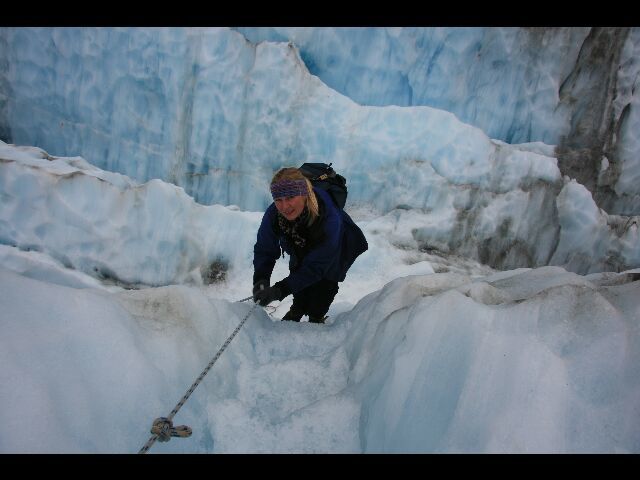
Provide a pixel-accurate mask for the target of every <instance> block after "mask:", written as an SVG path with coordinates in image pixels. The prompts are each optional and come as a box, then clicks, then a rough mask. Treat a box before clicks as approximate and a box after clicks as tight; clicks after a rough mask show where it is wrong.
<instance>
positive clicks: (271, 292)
mask: <svg viewBox="0 0 640 480" xmlns="http://www.w3.org/2000/svg"><path fill="white" fill-rule="evenodd" d="M258 288H259V287H258ZM274 300H282V291H281V290H280V289H279V288H278V287H277V286H275V285H274V286H273V287H266V288H264V289H258V290H257V291H254V293H253V301H254V302H256V303H258V304H259V305H260V306H262V307H266V306H267V305H269V304H270V303H271V302H273V301H274Z"/></svg>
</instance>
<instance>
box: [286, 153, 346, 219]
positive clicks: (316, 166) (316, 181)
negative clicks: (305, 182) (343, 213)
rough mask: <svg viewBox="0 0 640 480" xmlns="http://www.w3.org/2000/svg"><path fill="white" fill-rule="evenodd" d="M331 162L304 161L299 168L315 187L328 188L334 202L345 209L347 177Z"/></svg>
mask: <svg viewBox="0 0 640 480" xmlns="http://www.w3.org/2000/svg"><path fill="white" fill-rule="evenodd" d="M331 165H332V164H331V163H330V164H329V165H327V164H326V163H303V164H302V166H301V167H300V168H299V169H298V170H300V172H301V173H302V174H303V175H304V176H305V177H307V178H308V179H309V180H311V184H312V185H313V186H314V187H318V188H321V189H323V190H326V191H327V192H328V193H329V196H330V197H331V198H332V200H333V202H334V203H335V204H336V205H337V206H338V208H340V209H341V210H342V209H344V205H345V203H346V202H347V193H348V192H347V179H346V178H344V177H343V176H342V175H340V174H338V173H336V172H335V170H334V169H333V168H331Z"/></svg>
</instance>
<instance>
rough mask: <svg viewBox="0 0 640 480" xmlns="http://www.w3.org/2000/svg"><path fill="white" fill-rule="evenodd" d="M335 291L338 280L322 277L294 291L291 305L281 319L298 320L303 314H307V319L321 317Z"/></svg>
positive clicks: (336, 290)
mask: <svg viewBox="0 0 640 480" xmlns="http://www.w3.org/2000/svg"><path fill="white" fill-rule="evenodd" d="M337 293H338V282H332V281H331V280H326V279H324V278H323V279H322V280H320V281H319V282H316V283H314V284H312V285H309V286H308V287H307V288H305V289H302V290H300V291H299V292H298V293H295V294H294V295H293V305H291V309H290V310H289V311H288V312H287V313H286V314H285V316H284V317H282V319H283V320H295V321H299V320H300V319H301V318H302V317H303V316H304V315H309V319H314V320H317V319H321V318H323V317H324V316H325V315H326V313H327V312H328V311H329V307H330V306H331V303H332V302H333V299H334V298H335V297H336V294H337Z"/></svg>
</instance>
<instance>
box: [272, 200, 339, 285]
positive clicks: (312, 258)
mask: <svg viewBox="0 0 640 480" xmlns="http://www.w3.org/2000/svg"><path fill="white" fill-rule="evenodd" d="M323 222H324V225H323V230H324V234H325V235H324V239H323V241H322V242H321V243H319V244H318V245H317V246H316V247H315V248H314V249H313V250H311V251H310V252H309V253H307V255H305V257H304V258H303V260H302V262H301V264H300V268H298V269H296V271H295V272H293V273H291V274H289V276H288V277H287V278H285V279H284V280H283V283H285V284H286V286H287V287H288V289H289V290H290V291H291V293H297V292H299V291H300V290H302V289H304V288H306V287H308V286H309V285H312V284H313V283H315V282H318V281H319V280H321V279H322V278H323V276H324V274H325V272H327V271H328V270H329V269H330V268H331V267H332V266H333V264H334V263H335V262H339V261H340V242H341V239H342V229H343V223H342V217H341V216H340V214H339V212H338V211H337V210H334V209H332V210H330V212H329V213H328V215H327V216H326V217H325V218H324V219H323Z"/></svg>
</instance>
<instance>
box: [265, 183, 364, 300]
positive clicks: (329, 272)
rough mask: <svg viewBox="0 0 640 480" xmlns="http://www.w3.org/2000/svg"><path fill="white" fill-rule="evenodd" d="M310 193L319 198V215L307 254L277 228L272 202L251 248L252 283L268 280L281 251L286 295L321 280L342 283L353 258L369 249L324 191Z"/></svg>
mask: <svg viewBox="0 0 640 480" xmlns="http://www.w3.org/2000/svg"><path fill="white" fill-rule="evenodd" d="M313 191H314V192H315V194H316V198H317V199H318V204H319V207H320V216H319V217H318V218H317V219H316V221H315V222H314V224H313V226H312V228H313V230H314V235H313V236H314V238H313V239H311V241H310V242H309V243H310V246H309V249H308V250H307V251H306V252H300V251H299V250H298V249H296V248H295V246H294V245H292V244H291V242H290V241H289V239H288V238H287V237H286V236H285V235H284V233H283V232H282V231H281V230H280V228H279V227H278V221H277V214H278V211H277V209H276V206H275V203H272V204H271V205H269V207H268V208H267V211H266V212H265V213H264V216H263V217H262V223H261V224H260V228H259V229H258V235H257V240H256V244H255V246H254V247H253V268H254V275H253V280H254V283H255V282H256V281H257V280H260V279H266V280H270V278H271V273H272V272H273V267H274V266H275V264H276V260H278V257H280V254H281V252H283V251H284V252H287V253H288V254H289V257H290V258H289V272H290V273H289V276H288V277H286V278H285V279H284V280H282V281H281V282H278V283H280V285H281V286H282V287H284V288H283V290H284V293H285V296H286V295H288V294H289V293H294V294H295V293H297V292H299V291H300V290H302V289H304V288H306V287H308V286H310V285H312V284H314V283H316V282H318V281H319V280H321V279H323V278H324V279H327V280H332V281H334V282H342V281H344V279H345V277H346V275H347V271H348V270H349V267H351V265H352V264H353V262H354V261H355V259H356V258H357V257H358V256H359V255H360V254H361V253H363V252H365V251H366V250H367V249H368V248H369V246H368V244H367V240H366V238H365V236H364V234H363V233H362V230H360V228H359V227H358V226H357V225H356V224H355V222H354V221H353V220H352V219H351V217H350V216H349V215H348V214H347V212H345V211H344V210H342V209H340V208H338V207H337V206H336V205H335V204H334V203H333V200H332V199H331V197H330V196H329V194H328V193H327V192H325V191H324V190H322V189H319V188H315V187H314V188H313ZM301 255H302V258H299V257H300V256H301ZM283 256H284V254H283Z"/></svg>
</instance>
